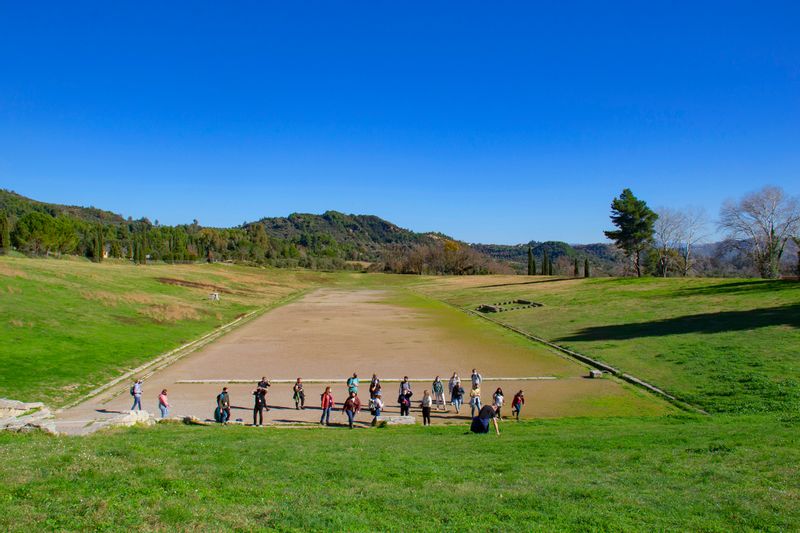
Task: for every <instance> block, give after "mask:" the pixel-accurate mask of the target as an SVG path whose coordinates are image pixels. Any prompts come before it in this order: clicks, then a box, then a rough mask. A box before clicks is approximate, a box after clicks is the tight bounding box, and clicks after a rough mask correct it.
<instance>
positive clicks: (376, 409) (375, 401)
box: [372, 389, 383, 419]
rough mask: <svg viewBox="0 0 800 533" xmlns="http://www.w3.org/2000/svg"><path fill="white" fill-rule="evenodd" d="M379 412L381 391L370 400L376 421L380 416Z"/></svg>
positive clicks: (380, 409)
mask: <svg viewBox="0 0 800 533" xmlns="http://www.w3.org/2000/svg"><path fill="white" fill-rule="evenodd" d="M381 411H383V399H382V398H381V390H380V389H378V390H377V391H376V392H375V397H374V398H373V399H372V412H373V413H375V418H376V419H377V418H378V417H379V416H381Z"/></svg>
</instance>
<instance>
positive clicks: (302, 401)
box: [292, 378, 306, 409]
mask: <svg viewBox="0 0 800 533" xmlns="http://www.w3.org/2000/svg"><path fill="white" fill-rule="evenodd" d="M292 393H293V394H292V398H294V408H295V409H305V405H306V393H305V392H303V380H302V379H300V378H297V381H296V382H295V383H294V386H293V387H292Z"/></svg>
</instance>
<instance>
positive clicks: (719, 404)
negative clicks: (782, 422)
mask: <svg viewBox="0 0 800 533" xmlns="http://www.w3.org/2000/svg"><path fill="white" fill-rule="evenodd" d="M417 289H418V290H420V291H422V292H424V293H426V294H429V295H431V296H434V297H436V298H441V299H443V300H445V301H447V302H450V303H453V304H456V305H459V306H463V307H473V308H474V307H475V306H477V305H478V304H479V303H492V302H499V301H506V300H510V299H515V298H523V299H530V300H534V301H536V302H540V303H542V304H544V307H541V308H537V309H526V310H519V311H509V312H505V313H501V314H498V315H492V316H493V318H496V319H498V320H500V321H502V322H505V323H508V324H510V325H513V326H516V327H518V328H520V329H522V330H525V331H528V332H530V333H532V334H535V335H537V336H540V337H544V338H546V339H548V340H551V341H553V342H556V343H558V344H560V345H562V346H566V347H569V348H572V349H574V350H576V351H579V352H581V353H584V354H586V355H589V356H591V357H595V358H597V359H600V360H603V361H605V362H608V363H610V364H612V365H614V366H616V367H618V368H620V369H622V370H623V371H626V372H629V373H631V374H633V375H635V376H637V377H640V378H643V379H646V380H648V381H650V382H652V383H654V384H656V385H658V386H660V387H663V388H664V389H666V390H667V391H669V392H671V393H672V394H674V395H675V396H677V397H679V398H681V399H683V400H685V401H688V402H690V403H693V404H695V405H698V406H700V407H702V408H703V409H706V410H708V411H710V412H768V411H778V412H779V411H793V410H797V409H800V381H798V376H800V283H797V282H794V281H764V280H741V279H737V280H732V279H657V278H643V279H609V278H600V279H589V280H584V279H577V280H560V279H550V278H528V277H486V278H483V279H480V278H450V279H442V280H435V281H433V282H431V281H422V282H421V283H420V284H418V286H417Z"/></svg>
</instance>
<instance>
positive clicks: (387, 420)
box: [372, 416, 417, 427]
mask: <svg viewBox="0 0 800 533" xmlns="http://www.w3.org/2000/svg"><path fill="white" fill-rule="evenodd" d="M416 423H417V419H416V418H415V417H413V416H378V417H375V419H374V420H373V421H372V425H373V426H375V427H386V426H406V425H411V426H413V425H414V424H416Z"/></svg>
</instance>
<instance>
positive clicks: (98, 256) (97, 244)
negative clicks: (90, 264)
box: [94, 227, 105, 263]
mask: <svg viewBox="0 0 800 533" xmlns="http://www.w3.org/2000/svg"><path fill="white" fill-rule="evenodd" d="M103 248H105V243H104V242H103V228H102V227H99V228H97V234H96V235H95V240H94V260H95V261H96V262H98V263H100V262H102V261H103Z"/></svg>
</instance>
